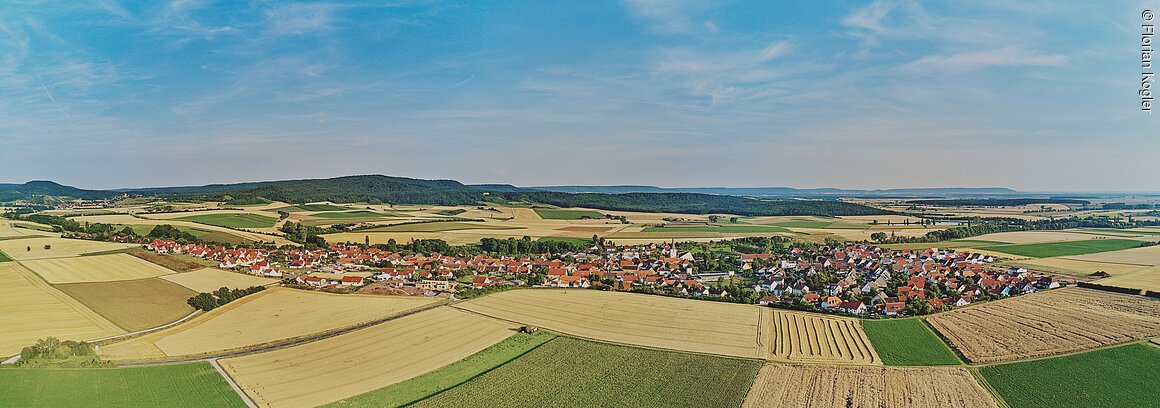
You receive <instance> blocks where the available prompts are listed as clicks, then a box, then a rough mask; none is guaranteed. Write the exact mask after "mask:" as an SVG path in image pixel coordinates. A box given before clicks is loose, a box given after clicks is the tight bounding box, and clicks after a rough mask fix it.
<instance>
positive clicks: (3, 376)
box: [0, 362, 246, 408]
mask: <svg viewBox="0 0 1160 408" xmlns="http://www.w3.org/2000/svg"><path fill="white" fill-rule="evenodd" d="M0 384H4V392H0V406H5V407H65V406H73V407H79V406H85V407H138V406H154V407H190V408H200V407H245V406H246V404H245V403H243V402H242V399H241V397H239V396H238V394H237V393H236V392H234V390H233V389H231V388H230V386H229V384H228V383H226V380H225V379H224V378H222V377H221V375H219V374H218V372H217V370H214V369H213V367H211V366H210V365H209V363H206V362H197V363H189V364H175V365H164V366H155V367H140V368H112V369H19V370H0Z"/></svg>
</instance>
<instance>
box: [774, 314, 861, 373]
mask: <svg viewBox="0 0 1160 408" xmlns="http://www.w3.org/2000/svg"><path fill="white" fill-rule="evenodd" d="M765 312H766V316H767V317H766V319H765V320H766V322H768V323H767V324H768V325H769V330H770V337H771V340H770V341H769V348H770V351H769V354H770V358H773V359H777V360H783V361H793V362H812V363H831V364H881V363H882V361H881V360H880V359H879V357H878V355H877V354H876V353H875V352H874V347H873V346H872V345H871V344H870V340H869V339H868V338H867V337H866V333H864V332H863V331H862V326H861V325H860V324H858V321H857V320H854V319H849V318H844V317H835V316H825V315H819V314H814V313H799V312H790V311H785V310H778V309H769V310H766V311H765Z"/></svg>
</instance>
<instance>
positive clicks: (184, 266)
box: [126, 248, 218, 272]
mask: <svg viewBox="0 0 1160 408" xmlns="http://www.w3.org/2000/svg"><path fill="white" fill-rule="evenodd" d="M126 253H127V254H129V255H132V256H135V257H137V258H141V259H144V260H146V261H149V262H150V263H153V264H155V265H159V266H161V267H164V268H165V269H169V270H171V271H174V272H192V271H196V270H198V269H202V268H205V267H206V266H210V265H217V264H218V263H217V262H215V261H212V260H207V259H203V258H195V257H192V256H189V255H182V254H159V253H156V252H152V251H148V250H145V249H141V248H137V249H133V250H129V251H128V252H126Z"/></svg>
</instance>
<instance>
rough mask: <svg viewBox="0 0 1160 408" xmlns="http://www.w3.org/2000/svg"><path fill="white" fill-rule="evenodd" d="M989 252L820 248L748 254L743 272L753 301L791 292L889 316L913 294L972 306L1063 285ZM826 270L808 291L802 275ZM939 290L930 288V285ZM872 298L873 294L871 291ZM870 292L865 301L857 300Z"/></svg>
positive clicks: (937, 303)
mask: <svg viewBox="0 0 1160 408" xmlns="http://www.w3.org/2000/svg"><path fill="white" fill-rule="evenodd" d="M993 261H994V258H993V257H991V256H990V255H986V254H980V253H971V252H963V251H956V250H954V249H937V248H931V249H924V250H901V251H894V250H888V249H884V248H881V247H877V246H872V245H848V246H839V247H834V248H829V247H822V248H821V249H820V250H818V251H813V252H807V251H806V250H803V249H800V248H795V249H792V250H791V251H790V255H789V256H782V257H777V256H774V255H772V254H746V255H742V256H741V262H742V269H744V270H752V272H753V276H754V277H755V278H756V280H757V282H756V283H755V284H754V285H753V286H752V289H753V290H755V291H757V292H761V293H766V295H765V296H763V297H762V298H761V299H760V300H759V303H761V304H769V303H775V302H779V301H782V300H783V299H784V298H785V297H787V296H789V295H793V296H797V297H800V298H801V301H803V302H806V303H809V304H812V305H814V306H816V307H817V308H818V309H822V310H827V309H834V310H838V311H841V312H845V313H851V314H865V313H868V312H869V311H870V310H871V308H874V309H876V311H877V312H880V313H882V314H885V315H888V316H892V315H896V314H900V313H904V312H905V311H906V308H907V302H908V301H909V300H911V299H922V300H925V301H926V302H927V303H928V304H930V306H931V307H932V308H935V309H939V308H942V307H944V306H945V307H958V306H965V305H969V304H971V302H972V301H973V300H974V299H975V298H976V297H978V296H980V295H984V294H986V295H991V296H1015V295H1020V294H1026V293H1031V292H1034V291H1036V290H1040V289H1054V288H1057V287H1059V286H1060V285H1061V283H1060V282H1059V281H1057V280H1056V279H1055V278H1054V277H1052V276H1044V275H1039V274H1035V273H1032V272H1029V271H1028V270H1027V269H1025V268H1017V267H1011V268H1007V269H997V268H990V267H987V265H988V264H990V263H991V262H993ZM823 271H826V272H830V273H832V274H833V275H834V276H835V277H836V279H835V280H833V281H831V282H827V283H826V284H825V285H824V286H822V287H814V288H811V287H810V286H809V285H808V284H807V283H806V279H804V277H808V276H811V275H815V274H818V273H822V272H823ZM936 287H937V289H938V290H931V289H933V288H936ZM871 295H872V296H871ZM867 296H869V297H870V302H869V304H866V302H863V301H862V300H861V299H865V298H866V297H867Z"/></svg>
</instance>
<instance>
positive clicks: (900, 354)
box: [862, 318, 961, 366]
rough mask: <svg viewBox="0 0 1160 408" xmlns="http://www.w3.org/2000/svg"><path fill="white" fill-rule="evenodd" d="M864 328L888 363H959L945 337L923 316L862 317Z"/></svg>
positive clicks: (927, 364)
mask: <svg viewBox="0 0 1160 408" xmlns="http://www.w3.org/2000/svg"><path fill="white" fill-rule="evenodd" d="M862 328H863V329H865V330H866V336H867V337H869V338H870V343H872V344H874V349H875V350H876V351H878V355H879V356H881V357H882V362H883V363H884V364H886V365H895V366H933V365H956V364H960V363H961V362H960V361H959V358H958V356H956V355H955V353H954V352H953V351H951V349H950V348H949V347H947V345H946V343H943V341H942V339H939V338H938V336H936V335H935V334H934V332H932V331H931V330H930V328H928V327H927V326H926V324H925V323H923V322H922V320H921V319H918V318H913V319H885V320H863V321H862Z"/></svg>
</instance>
